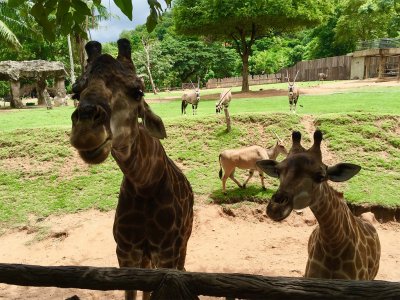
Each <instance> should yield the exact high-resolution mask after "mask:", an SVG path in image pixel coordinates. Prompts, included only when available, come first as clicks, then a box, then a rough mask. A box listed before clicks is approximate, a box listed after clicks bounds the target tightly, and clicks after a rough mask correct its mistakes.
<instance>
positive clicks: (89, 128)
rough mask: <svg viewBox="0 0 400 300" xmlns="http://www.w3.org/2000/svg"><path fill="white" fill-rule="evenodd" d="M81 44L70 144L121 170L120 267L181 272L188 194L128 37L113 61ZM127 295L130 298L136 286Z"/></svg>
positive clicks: (189, 216)
mask: <svg viewBox="0 0 400 300" xmlns="http://www.w3.org/2000/svg"><path fill="white" fill-rule="evenodd" d="M85 48H86V51H87V53H88V66H87V68H86V72H85V74H84V76H81V77H80V78H79V79H78V80H77V83H76V84H75V85H74V92H75V93H77V94H78V98H79V99H80V103H79V107H78V108H77V109H76V110H75V111H74V113H73V114H72V116H71V119H72V132H71V144H72V145H73V146H74V147H75V148H76V149H77V150H78V152H79V154H80V156H81V157H82V159H83V160H84V161H86V162H87V163H90V164H98V163H102V162H103V161H104V160H105V159H107V157H108V156H109V154H110V153H111V154H112V156H113V157H114V159H115V161H116V162H117V164H118V166H119V167H120V169H121V171H122V173H123V175H124V176H123V180H122V184H121V187H120V193H119V199H118V205H117V208H116V213H115V220H114V226H113V234H114V239H115V241H116V243H117V250H116V253H117V258H118V263H119V266H120V267H140V268H152V267H153V268H154V267H156V268H176V269H179V270H183V269H184V264H185V258H186V247H187V243H188V240H189V237H190V234H191V231H192V223H193V192H192V188H191V186H190V183H189V182H188V180H187V179H186V177H185V175H184V174H183V173H182V171H181V170H180V169H179V168H178V167H177V166H176V165H175V164H174V163H173V162H172V160H171V159H169V157H168V156H167V155H166V153H165V150H164V148H163V146H162V144H161V142H160V141H159V139H161V138H164V137H166V132H165V128H164V125H163V123H162V121H161V119H160V118H159V117H158V116H157V115H155V114H154V113H153V112H152V111H151V109H150V107H149V106H148V105H147V103H146V102H145V101H144V98H143V96H144V94H143V90H144V84H143V82H142V81H141V79H140V78H138V77H137V75H136V72H135V67H134V65H133V62H132V60H131V48H130V44H129V41H128V40H126V39H121V40H119V41H118V50H119V53H118V57H117V59H114V58H113V57H111V56H110V55H107V54H104V55H101V44H100V43H97V42H89V43H88V44H87V45H86V47H85ZM139 118H141V119H142V122H141V123H139V120H138V119H139ZM125 298H126V299H135V298H136V291H126V293H125ZM148 298H149V293H144V294H143V299H148Z"/></svg>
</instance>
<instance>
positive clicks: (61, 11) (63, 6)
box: [56, 0, 71, 24]
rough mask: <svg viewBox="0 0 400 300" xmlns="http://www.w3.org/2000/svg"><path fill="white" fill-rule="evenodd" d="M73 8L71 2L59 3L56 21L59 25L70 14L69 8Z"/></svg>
mask: <svg viewBox="0 0 400 300" xmlns="http://www.w3.org/2000/svg"><path fill="white" fill-rule="evenodd" d="M70 6H71V1H67V0H65V1H60V2H59V3H58V7H57V12H56V19H57V23H59V24H60V23H62V22H63V19H64V16H65V15H66V14H67V13H68V11H69V8H70Z"/></svg>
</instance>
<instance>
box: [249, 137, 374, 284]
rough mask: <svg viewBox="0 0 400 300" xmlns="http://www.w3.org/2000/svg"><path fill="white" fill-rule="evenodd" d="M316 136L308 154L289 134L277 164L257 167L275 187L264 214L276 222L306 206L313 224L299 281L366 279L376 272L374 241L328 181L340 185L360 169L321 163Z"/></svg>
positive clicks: (370, 228)
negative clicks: (272, 179) (287, 149)
mask: <svg viewBox="0 0 400 300" xmlns="http://www.w3.org/2000/svg"><path fill="white" fill-rule="evenodd" d="M321 141H322V133H321V131H319V130H317V131H315V133H314V144H313V145H312V147H311V148H310V149H308V150H306V149H304V148H303V146H301V134H300V132H293V134H292V149H291V150H290V152H289V155H288V157H287V158H286V159H285V160H283V161H282V162H280V163H278V162H276V161H274V160H263V161H259V162H257V165H258V166H259V167H260V168H261V169H262V170H263V171H264V172H265V173H267V174H268V175H270V176H272V177H276V178H279V181H280V185H279V188H278V190H277V192H276V193H275V194H274V195H273V196H272V199H271V201H270V202H269V203H268V206H267V214H268V216H269V217H270V218H271V219H273V220H275V221H280V220H283V219H285V218H286V217H287V216H288V215H289V214H290V213H291V211H292V210H293V209H302V208H305V207H307V206H309V207H310V209H311V211H312V212H313V213H314V215H315V217H316V219H317V221H318V226H317V227H316V228H315V229H314V231H313V232H312V234H311V236H310V239H309V241H308V261H307V266H306V271H305V277H314V278H328V279H355V280H372V279H374V278H375V276H376V274H377V272H378V269H379V259H380V252H381V247H380V242H379V237H378V233H377V232H376V230H375V228H374V227H373V226H372V225H371V224H370V223H368V222H365V221H363V220H361V219H360V218H358V217H355V216H354V215H353V214H352V213H351V211H350V209H349V208H348V207H347V205H346V203H345V201H344V199H343V194H342V193H339V192H337V191H335V190H334V189H333V188H332V187H331V186H329V184H328V182H327V181H328V180H331V181H335V182H342V181H346V180H348V179H350V178H352V177H353V176H354V175H356V174H357V173H358V172H359V171H360V169H361V167H359V166H357V165H354V164H349V163H340V164H337V165H335V166H332V167H328V166H326V165H325V164H324V163H323V162H322V154H321V148H320V146H321Z"/></svg>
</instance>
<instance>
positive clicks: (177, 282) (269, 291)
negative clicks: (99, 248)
mask: <svg viewBox="0 0 400 300" xmlns="http://www.w3.org/2000/svg"><path fill="white" fill-rule="evenodd" d="M0 282H1V283H6V284H13V285H22V286H36V287H59V288H78V289H90V290H101V291H106V290H143V291H147V292H152V296H151V299H153V300H158V299H175V300H181V299H182V300H183V299H189V300H192V299H199V298H198V295H204V296H214V297H227V298H241V299H307V300H310V299H343V300H346V299H374V300H377V299H400V282H388V281H380V280H375V281H354V280H322V279H308V278H292V277H266V276H259V275H249V274H235V273H198V272H182V271H177V270H167V269H157V270H146V269H135V268H98V267H84V266H60V267H43V266H32V265H19V264H0Z"/></svg>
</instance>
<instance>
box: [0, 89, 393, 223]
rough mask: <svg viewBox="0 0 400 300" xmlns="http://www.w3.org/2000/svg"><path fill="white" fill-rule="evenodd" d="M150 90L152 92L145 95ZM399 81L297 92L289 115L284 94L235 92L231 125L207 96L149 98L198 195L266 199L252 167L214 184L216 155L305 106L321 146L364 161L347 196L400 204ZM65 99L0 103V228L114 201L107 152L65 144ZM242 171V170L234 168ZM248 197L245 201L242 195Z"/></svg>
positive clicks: (286, 128)
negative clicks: (94, 160)
mask: <svg viewBox="0 0 400 300" xmlns="http://www.w3.org/2000/svg"><path fill="white" fill-rule="evenodd" d="M149 98H150V97H149ZM399 100H400V89H399V88H381V89H379V88H370V89H363V90H362V92H360V91H353V92H349V93H340V94H339V93H337V94H330V95H316V96H314V95H313V96H302V97H301V99H300V103H301V104H302V105H303V107H299V108H298V114H297V115H293V114H288V113H287V110H288V107H287V106H288V105H287V99H286V97H271V98H248V99H246V98H245V99H235V100H234V101H233V102H232V105H231V107H230V112H231V117H232V126H233V130H232V131H231V132H230V133H226V132H225V124H224V118H223V116H222V115H219V116H216V115H215V106H214V105H215V103H214V101H203V102H201V103H200V105H199V108H198V115H197V116H192V115H191V108H189V107H188V110H187V111H188V113H189V114H188V115H186V116H181V115H180V101H160V102H158V101H156V100H153V101H155V103H152V104H151V107H152V108H153V110H154V111H155V112H156V113H157V114H159V115H160V116H161V117H162V118H163V120H164V122H165V125H166V128H167V134H168V138H167V139H166V140H164V141H163V144H164V146H165V148H166V151H167V153H168V154H169V155H170V157H171V158H172V159H173V160H175V161H176V162H177V163H178V164H179V166H180V167H181V168H182V169H183V170H184V172H185V174H186V175H187V177H188V178H189V180H190V182H191V184H192V186H193V189H194V191H195V194H196V201H201V202H216V203H221V204H224V203H238V204H236V205H242V204H243V203H249V202H248V201H254V202H266V201H267V200H268V199H269V197H270V196H271V195H272V193H273V192H274V191H275V190H276V187H277V182H276V181H275V180H274V179H271V178H268V179H267V181H266V185H267V191H265V192H264V191H262V190H261V185H260V182H259V179H258V176H254V178H253V179H252V180H251V181H250V182H249V184H248V188H247V189H246V190H241V189H239V188H237V186H236V185H235V184H234V183H233V182H232V181H228V185H227V188H228V195H227V196H224V195H222V193H221V181H220V180H219V177H218V171H219V164H218V154H219V152H220V151H221V150H223V149H227V148H235V147H240V146H245V145H251V144H259V145H262V146H266V147H267V146H272V144H273V143H274V141H275V138H274V134H273V133H272V131H274V132H276V133H277V134H278V135H279V136H281V137H285V138H287V139H289V137H290V133H291V131H292V130H293V129H297V130H301V131H302V132H303V133H304V134H303V135H304V137H305V143H306V144H307V142H309V141H310V139H309V137H308V134H306V133H305V128H304V123H303V117H304V115H312V118H313V119H314V120H315V125H316V126H317V127H319V128H320V129H321V130H323V132H324V133H325V139H326V143H327V145H328V149H329V151H330V152H332V153H333V155H335V156H336V157H337V158H338V159H340V160H342V161H346V162H353V163H357V164H360V165H361V166H362V167H363V169H362V171H361V172H360V174H358V175H357V176H356V177H354V178H353V179H351V180H350V181H349V182H348V183H346V184H344V185H343V186H342V189H343V190H344V192H345V197H346V199H347V200H348V201H349V202H353V203H368V204H379V205H383V206H400V196H399V193H398V187H399V185H400V136H399V135H400V127H399V123H400V102H399ZM72 111H73V107H61V108H55V109H53V110H46V109H41V108H38V109H26V110H13V111H9V110H8V111H6V112H0V174H1V176H0V223H2V224H4V225H5V226H6V227H8V226H12V224H13V225H15V224H21V223H26V222H27V220H29V219H30V218H31V217H43V216H48V215H50V214H63V213H72V212H76V211H79V210H85V209H89V208H97V209H101V210H109V209H113V208H115V206H116V201H117V195H118V190H119V185H120V181H121V178H122V175H121V172H120V171H119V169H118V168H117V166H116V165H115V163H114V161H113V159H112V158H109V159H108V160H107V161H106V162H105V163H104V164H102V165H99V166H87V165H85V164H83V163H82V162H81V161H80V159H79V158H78V157H77V155H76V153H75V151H74V150H73V149H72V147H71V146H70V145H69V131H70V127H71V121H70V116H71V113H72ZM236 173H237V177H239V178H241V179H240V180H242V179H244V178H245V176H246V172H244V171H243V172H241V171H240V170H239V171H237V172H236ZM245 201H246V202H245Z"/></svg>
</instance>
